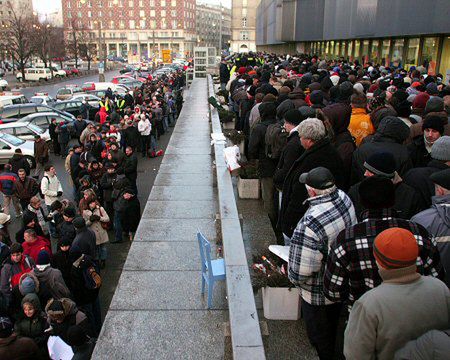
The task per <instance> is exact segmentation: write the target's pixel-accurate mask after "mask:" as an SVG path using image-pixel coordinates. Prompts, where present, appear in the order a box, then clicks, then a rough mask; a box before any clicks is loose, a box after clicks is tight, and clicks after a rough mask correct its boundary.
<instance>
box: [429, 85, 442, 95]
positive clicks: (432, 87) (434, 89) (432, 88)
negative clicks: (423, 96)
mask: <svg viewBox="0 0 450 360" xmlns="http://www.w3.org/2000/svg"><path fill="white" fill-rule="evenodd" d="M426 89H427V90H426V91H427V93H428V94H430V95H437V94H439V91H438V88H437V85H436V83H434V82H431V83H429V84H428V85H427V87H426Z"/></svg>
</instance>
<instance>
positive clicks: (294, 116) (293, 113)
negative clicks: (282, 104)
mask: <svg viewBox="0 0 450 360" xmlns="http://www.w3.org/2000/svg"><path fill="white" fill-rule="evenodd" d="M302 120H303V119H302V116H301V114H300V111H298V110H297V109H290V110H288V111H286V112H285V114H284V121H286V122H288V123H289V124H292V125H294V126H297V125H298V124H300V122H301V121H302Z"/></svg>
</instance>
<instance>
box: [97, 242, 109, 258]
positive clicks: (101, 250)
mask: <svg viewBox="0 0 450 360" xmlns="http://www.w3.org/2000/svg"><path fill="white" fill-rule="evenodd" d="M97 254H98V259H99V260H106V257H107V255H108V251H107V249H106V244H100V245H97Z"/></svg>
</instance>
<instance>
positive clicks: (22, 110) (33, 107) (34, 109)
mask: <svg viewBox="0 0 450 360" xmlns="http://www.w3.org/2000/svg"><path fill="white" fill-rule="evenodd" d="M40 112H57V113H59V114H60V115H63V116H68V117H70V118H73V120H75V118H74V117H73V115H71V114H68V113H64V112H62V111H59V110H55V109H53V108H51V107H50V106H47V105H40V104H31V103H30V104H17V105H8V106H5V107H4V108H3V110H0V119H2V120H4V119H9V118H14V119H21V118H23V117H25V116H28V115H30V114H35V113H40Z"/></svg>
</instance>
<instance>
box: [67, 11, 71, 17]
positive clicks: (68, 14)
mask: <svg viewBox="0 0 450 360" xmlns="http://www.w3.org/2000/svg"><path fill="white" fill-rule="evenodd" d="M67 17H68V18H69V19H72V13H71V12H70V11H69V12H68V13H67Z"/></svg>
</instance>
